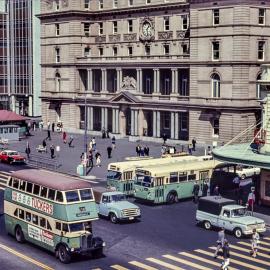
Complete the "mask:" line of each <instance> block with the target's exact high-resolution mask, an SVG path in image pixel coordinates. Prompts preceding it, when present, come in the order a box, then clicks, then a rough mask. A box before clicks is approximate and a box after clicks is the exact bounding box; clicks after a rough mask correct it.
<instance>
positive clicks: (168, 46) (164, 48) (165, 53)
mask: <svg viewBox="0 0 270 270" xmlns="http://www.w3.org/2000/svg"><path fill="white" fill-rule="evenodd" d="M163 50H164V55H169V54H170V45H169V44H164V45H163Z"/></svg>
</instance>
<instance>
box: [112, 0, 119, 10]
mask: <svg viewBox="0 0 270 270" xmlns="http://www.w3.org/2000/svg"><path fill="white" fill-rule="evenodd" d="M113 7H114V8H117V7H118V0H113Z"/></svg>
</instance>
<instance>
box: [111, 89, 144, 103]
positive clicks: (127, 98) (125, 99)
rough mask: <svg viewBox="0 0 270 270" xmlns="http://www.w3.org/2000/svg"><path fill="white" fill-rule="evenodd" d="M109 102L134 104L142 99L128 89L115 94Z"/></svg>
mask: <svg viewBox="0 0 270 270" xmlns="http://www.w3.org/2000/svg"><path fill="white" fill-rule="evenodd" d="M109 102H110V103H117V104H134V103H138V102H140V100H139V99H138V98H137V97H135V96H134V95H133V94H132V93H130V92H128V91H121V92H120V93H119V94H117V95H116V96H114V97H113V98H112V99H111V100H110V101H109Z"/></svg>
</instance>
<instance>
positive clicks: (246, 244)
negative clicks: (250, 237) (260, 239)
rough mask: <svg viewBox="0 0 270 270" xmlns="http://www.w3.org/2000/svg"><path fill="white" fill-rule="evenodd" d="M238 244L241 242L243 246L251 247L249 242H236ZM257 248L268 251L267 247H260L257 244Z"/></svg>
mask: <svg viewBox="0 0 270 270" xmlns="http://www.w3.org/2000/svg"><path fill="white" fill-rule="evenodd" d="M238 244H241V245H244V246H248V247H251V244H249V243H246V242H238ZM258 249H261V250H263V251H267V252H269V248H265V247H260V245H259V246H258Z"/></svg>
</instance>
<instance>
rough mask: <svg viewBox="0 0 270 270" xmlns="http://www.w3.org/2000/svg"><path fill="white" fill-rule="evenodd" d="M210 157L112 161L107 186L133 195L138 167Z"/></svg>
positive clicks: (209, 157)
mask: <svg viewBox="0 0 270 270" xmlns="http://www.w3.org/2000/svg"><path fill="white" fill-rule="evenodd" d="M209 159H212V156H179V157H166V158H153V159H145V160H135V161H122V162H114V163H110V164H109V165H108V172H107V186H108V187H109V188H114V189H116V190H117V191H121V192H123V193H125V194H126V195H133V194H134V187H133V185H134V176H135V170H136V169H138V168H140V169H141V168H143V167H146V166H152V165H155V166H157V167H159V165H162V164H174V163H176V162H185V161H193V160H209Z"/></svg>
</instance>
